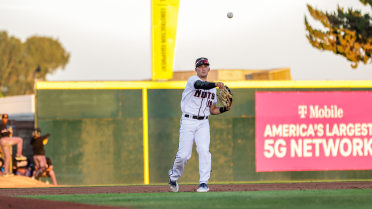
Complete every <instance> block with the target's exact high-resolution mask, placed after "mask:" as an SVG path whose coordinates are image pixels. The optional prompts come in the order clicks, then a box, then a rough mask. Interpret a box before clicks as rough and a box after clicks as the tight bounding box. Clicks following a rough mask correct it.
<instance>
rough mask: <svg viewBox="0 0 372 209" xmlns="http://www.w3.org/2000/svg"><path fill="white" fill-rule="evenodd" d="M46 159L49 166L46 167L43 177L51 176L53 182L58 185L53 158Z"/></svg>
mask: <svg viewBox="0 0 372 209" xmlns="http://www.w3.org/2000/svg"><path fill="white" fill-rule="evenodd" d="M46 161H47V166H48V168H47V169H46V171H45V172H44V173H43V174H42V177H50V178H51V179H52V182H53V184H54V185H58V183H57V178H56V174H55V173H54V170H53V164H52V160H51V159H50V158H49V157H47V158H46Z"/></svg>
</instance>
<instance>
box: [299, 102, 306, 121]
mask: <svg viewBox="0 0 372 209" xmlns="http://www.w3.org/2000/svg"><path fill="white" fill-rule="evenodd" d="M298 114H299V115H300V118H305V116H306V114H307V106H306V105H298Z"/></svg>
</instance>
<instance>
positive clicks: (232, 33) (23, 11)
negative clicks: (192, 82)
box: [0, 0, 372, 81]
mask: <svg viewBox="0 0 372 209" xmlns="http://www.w3.org/2000/svg"><path fill="white" fill-rule="evenodd" d="M306 4H310V5H312V6H313V7H315V8H318V9H322V10H327V11H334V10H335V9H336V8H337V5H340V6H341V7H345V8H348V7H353V8H358V9H361V10H362V11H363V12H370V13H371V11H372V10H371V9H370V8H368V7H366V6H363V5H362V4H361V3H360V2H359V0H326V1H325V0H280V1H278V0H264V1H259V0H255V1H253V0H180V7H179V15H178V26H177V38H176V47H175V59H174V71H181V70H182V71H184V70H194V62H195V59H196V58H198V57H202V56H203V57H207V58H208V59H209V61H210V63H211V68H212V70H213V69H263V70H264V69H273V68H282V67H289V68H290V69H291V75H292V79H293V80H372V64H369V65H364V64H360V65H359V67H358V68H357V69H356V70H354V69H352V68H351V67H350V64H351V63H350V62H348V61H347V60H346V59H345V58H344V57H342V56H337V55H335V54H333V53H331V52H326V51H319V50H317V49H315V48H313V47H312V46H311V45H310V44H309V42H308V40H307V39H306V31H305V25H304V17H305V15H306V16H307V17H308V19H309V20H310V22H311V23H313V24H314V25H316V26H319V27H321V26H320V25H319V24H318V23H317V22H315V21H313V20H312V18H311V16H310V15H309V14H308V11H307V8H306ZM228 12H233V14H234V17H233V18H231V19H229V18H227V17H226V14H227V13H228ZM0 20H1V21H0V30H5V31H7V32H8V33H9V35H11V36H15V37H17V38H20V39H21V40H22V41H25V40H26V39H27V38H28V37H30V36H33V35H38V36H48V37H51V38H55V39H58V40H59V41H60V42H61V44H62V45H63V46H64V48H65V49H66V50H67V51H68V52H69V53H70V54H71V57H70V61H69V63H68V64H67V66H66V67H65V69H59V70H57V71H56V72H55V73H54V74H52V75H48V76H47V80H48V81H79V80H149V79H151V1H150V0H0Z"/></svg>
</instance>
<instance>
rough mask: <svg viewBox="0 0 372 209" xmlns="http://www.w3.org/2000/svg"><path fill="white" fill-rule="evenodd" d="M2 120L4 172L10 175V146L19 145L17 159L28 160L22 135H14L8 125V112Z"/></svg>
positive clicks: (0, 141)
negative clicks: (23, 149) (23, 150)
mask: <svg viewBox="0 0 372 209" xmlns="http://www.w3.org/2000/svg"><path fill="white" fill-rule="evenodd" d="M1 118H2V122H1V123H0V145H1V149H2V151H3V153H4V174H5V175H8V174H9V175H10V173H9V164H10V160H11V159H10V158H11V157H10V150H9V147H11V146H13V145H17V155H16V160H27V158H26V157H25V156H23V155H22V148H23V140H22V138H20V137H12V135H13V130H12V128H11V127H8V114H3V115H2V117H1Z"/></svg>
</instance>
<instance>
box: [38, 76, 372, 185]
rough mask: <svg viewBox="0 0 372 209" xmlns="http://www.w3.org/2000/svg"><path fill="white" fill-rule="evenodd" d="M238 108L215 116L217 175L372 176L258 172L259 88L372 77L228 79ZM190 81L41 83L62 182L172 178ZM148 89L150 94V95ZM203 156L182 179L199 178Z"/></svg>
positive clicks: (320, 85) (323, 87) (299, 87)
mask: <svg viewBox="0 0 372 209" xmlns="http://www.w3.org/2000/svg"><path fill="white" fill-rule="evenodd" d="M225 83H226V84H227V85H229V87H230V88H232V91H233V93H234V103H233V108H232V110H231V111H229V112H227V113H225V114H222V115H217V116H212V117H211V118H210V127H211V147H210V151H211V153H212V173H211V179H210V180H211V182H232V181H250V182H272V181H315V180H362V179H370V176H372V171H370V170H365V171H298V172H256V169H255V92H256V91H355V90H358V91H360V90H361V91H363V90H368V91H370V90H372V81H355V82H352V81H347V82H346V81H344V82H342V81H324V82H321V81H302V82H298V81H297V82H295V81H280V82H279V81H268V82H262V81H261V82H225ZM185 84H186V83H185V82H162V83H157V82H39V83H37V95H36V100H37V104H36V107H37V111H36V123H37V124H38V126H39V127H40V128H41V129H42V134H45V133H50V134H51V137H50V138H49V141H48V144H47V145H46V155H47V156H49V157H51V159H52V161H53V164H54V166H55V171H56V174H57V178H58V180H59V183H61V184H68V185H99V184H143V183H145V184H147V183H150V184H151V183H166V182H167V181H168V170H169V169H170V168H171V166H172V163H173V160H174V157H175V155H176V152H177V147H178V135H179V126H180V123H179V121H180V116H181V111H180V100H181V94H182V91H183V88H184V86H185ZM144 95H145V96H144ZM198 178H199V173H198V156H197V152H196V150H195V147H194V151H193V156H192V158H191V159H190V161H189V162H188V164H187V165H186V168H185V173H184V176H183V177H182V178H181V179H180V183H197V182H198Z"/></svg>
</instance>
